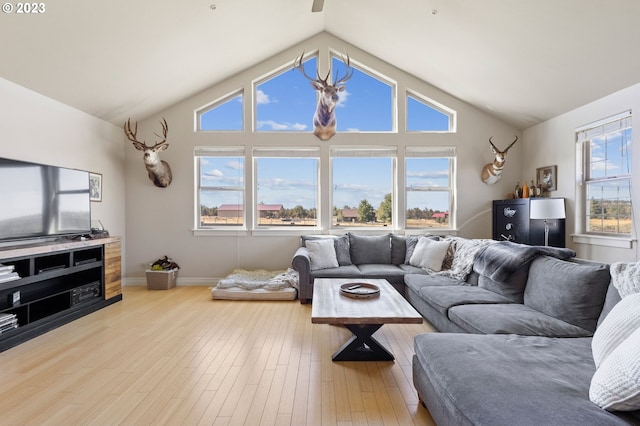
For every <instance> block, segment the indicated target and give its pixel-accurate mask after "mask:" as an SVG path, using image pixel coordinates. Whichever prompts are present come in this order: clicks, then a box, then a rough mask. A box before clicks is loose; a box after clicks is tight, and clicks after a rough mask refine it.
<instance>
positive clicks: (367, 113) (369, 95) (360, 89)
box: [331, 57, 393, 132]
mask: <svg viewBox="0 0 640 426" xmlns="http://www.w3.org/2000/svg"><path fill="white" fill-rule="evenodd" d="M331 71H332V75H333V77H331V78H332V80H331V81H333V79H335V77H336V75H337V76H338V78H341V77H343V76H344V75H345V74H346V72H347V67H346V64H345V63H344V62H343V61H342V60H340V59H338V58H335V57H334V58H332V61H331ZM335 113H336V117H337V122H338V125H337V129H338V131H341V132H358V131H362V132H390V131H392V130H393V88H392V87H391V85H389V84H387V83H384V82H382V81H381V80H378V79H377V78H374V77H372V76H370V75H369V74H367V73H365V72H363V71H360V70H359V69H357V68H355V67H354V69H353V76H352V77H351V78H350V79H349V81H347V82H346V88H345V89H344V90H343V91H342V92H340V100H339V101H338V105H337V106H336V109H335Z"/></svg>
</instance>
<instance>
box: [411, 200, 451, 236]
mask: <svg viewBox="0 0 640 426" xmlns="http://www.w3.org/2000/svg"><path fill="white" fill-rule="evenodd" d="M449 195H450V193H449V191H409V192H407V213H406V214H407V228H448V227H449V207H448V206H449Z"/></svg>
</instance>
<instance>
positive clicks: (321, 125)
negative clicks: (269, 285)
mask: <svg viewBox="0 0 640 426" xmlns="http://www.w3.org/2000/svg"><path fill="white" fill-rule="evenodd" d="M303 58H304V52H302V54H301V55H300V57H299V58H296V59H295V61H294V62H293V68H294V69H297V70H298V71H300V72H301V73H302V75H304V77H305V78H306V79H307V80H309V81H310V82H311V87H313V88H314V89H315V90H317V91H318V92H320V99H318V104H317V105H316V112H315V114H314V115H313V134H314V135H316V136H317V137H318V138H320V139H321V140H323V141H327V140H329V139H331V137H332V136H333V135H335V134H336V123H337V120H336V115H335V112H334V109H335V107H336V105H337V103H338V99H339V96H338V93H339V92H342V91H343V90H344V89H345V88H346V85H345V83H346V82H347V81H348V80H349V79H350V78H351V77H352V76H353V68H352V67H351V60H350V59H349V55H347V59H346V60H344V57H343V61H344V62H345V64H346V65H347V70H346V72H345V75H344V76H343V77H341V78H338V73H337V72H336V75H335V77H334V78H333V80H334V83H333V84H329V82H328V80H329V76H330V75H331V69H329V72H327V75H326V77H325V78H322V77H320V73H319V72H318V70H317V69H316V77H315V78H313V77H311V76H309V75H308V74H307V73H306V72H305V70H304V66H303V63H302V59H303Z"/></svg>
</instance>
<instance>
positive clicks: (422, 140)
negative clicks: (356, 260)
mask: <svg viewBox="0 0 640 426" xmlns="http://www.w3.org/2000/svg"><path fill="white" fill-rule="evenodd" d="M327 46H328V47H332V48H335V49H337V50H339V51H343V50H344V49H346V50H347V51H348V53H349V55H350V57H351V58H352V59H353V60H354V61H357V62H360V63H363V64H366V65H368V66H370V67H372V68H373V69H376V70H377V71H379V72H381V73H383V74H385V75H387V76H390V77H391V78H393V79H396V80H397V81H398V89H399V90H398V93H399V96H400V97H403V96H404V90H405V88H407V87H410V88H411V89H413V90H415V91H418V92H420V93H422V94H424V95H426V96H429V97H431V98H433V99H435V100H437V101H439V102H441V103H443V104H444V105H446V106H448V107H450V108H453V109H454V110H456V111H457V113H458V126H457V132H456V133H454V134H408V133H405V132H404V131H403V129H402V128H403V126H402V125H399V126H398V127H399V131H398V133H394V134H358V133H338V134H336V135H335V136H334V137H333V138H332V139H331V140H330V141H328V142H324V143H323V142H321V141H319V139H317V138H316V137H315V136H314V135H313V134H311V133H305V134H301V133H295V134H292V133H286V134H282V133H260V134H258V133H252V132H251V131H250V130H245V131H244V132H237V133H231V132H228V133H213V132H210V133H196V132H194V111H195V110H196V109H199V108H201V107H202V106H204V105H206V104H209V103H210V102H212V101H213V100H215V99H218V98H220V97H222V96H224V95H226V94H228V93H230V92H232V91H235V90H237V89H238V88H240V87H244V88H245V99H248V97H249V96H250V94H251V93H252V92H251V81H252V80H253V79H257V78H259V77H260V76H263V75H265V74H267V73H268V72H270V71H271V70H273V69H275V68H278V67H280V66H282V65H284V64H290V63H292V62H293V59H294V58H295V57H296V56H298V55H299V54H300V52H302V51H303V50H306V51H307V52H309V51H312V50H316V49H319V48H323V47H327ZM321 62H322V60H321ZM325 72H326V70H325ZM309 90H312V89H311V88H309ZM404 108H405V107H404V102H400V106H399V111H398V113H399V123H404V114H405V111H404ZM162 117H165V118H166V120H167V122H168V124H169V135H168V139H167V141H168V143H169V145H170V146H169V149H168V150H166V151H164V152H163V153H162V154H161V157H162V159H164V160H166V161H167V162H168V163H169V164H170V165H171V167H172V169H173V182H172V184H171V185H170V186H169V187H168V188H157V187H155V186H153V184H152V182H151V181H150V180H149V179H148V178H147V173H146V171H145V169H144V166H143V163H142V154H141V153H140V152H139V151H136V150H135V149H134V148H133V146H131V144H128V146H127V147H126V149H125V151H126V170H127V173H126V175H127V181H126V188H127V193H126V209H127V214H126V216H127V270H126V276H127V277H131V278H132V280H131V282H135V281H136V280H137V281H139V282H140V283H141V282H143V280H142V277H143V275H144V269H145V267H146V265H147V263H148V262H149V261H151V260H154V259H156V258H158V257H160V256H163V255H165V254H166V255H168V256H170V257H173V258H174V260H175V261H176V262H177V263H178V264H179V265H180V266H181V268H182V269H181V270H180V272H179V279H178V280H179V283H181V284H188V283H201V284H215V280H216V279H218V278H220V277H223V276H225V275H227V274H228V273H229V272H231V270H232V269H234V268H248V269H253V268H267V269H284V268H287V267H288V266H289V265H290V262H291V257H292V255H293V252H294V251H295V248H296V247H297V246H298V241H299V238H298V235H282V234H280V233H278V234H276V233H273V234H269V235H268V236H265V234H264V232H263V233H261V234H260V235H258V234H257V233H250V232H249V233H247V234H246V235H241V236H235V235H234V236H211V237H202V236H199V237H196V236H193V235H192V232H191V231H192V228H193V226H194V224H193V221H194V220H193V218H194V211H193V210H194V204H195V203H194V188H193V187H194V161H193V148H194V146H207V145H246V146H248V147H249V148H251V146H253V145H280V146H296V145H305V144H308V145H313V146H318V145H320V146H322V154H321V155H322V156H321V163H322V164H323V165H324V166H326V165H327V164H328V161H326V160H328V147H329V146H330V145H372V144H379V145H387V146H388V145H397V146H398V147H399V151H401V150H402V149H403V148H404V146H406V145H429V146H443V145H446V146H449V145H454V146H456V147H457V167H458V175H457V176H458V181H457V188H458V193H457V215H458V221H457V224H458V231H459V232H458V235H461V236H465V237H470V238H477V237H481V238H490V237H491V200H493V199H502V198H504V197H505V196H506V194H507V193H511V192H512V191H513V188H514V187H515V184H516V181H517V179H519V178H520V174H521V162H520V156H521V155H520V152H521V150H522V146H523V144H522V143H521V142H518V143H517V144H516V145H515V146H514V147H513V148H512V149H511V150H510V151H509V159H508V162H507V166H506V168H505V171H504V173H503V178H502V180H501V182H499V183H498V184H495V185H485V184H484V183H482V181H481V179H480V171H481V169H482V167H483V166H484V164H486V163H488V162H490V161H492V160H493V155H492V153H491V150H490V146H489V143H488V139H489V137H491V136H493V141H494V142H495V143H496V144H497V145H498V146H499V147H501V148H504V147H506V145H507V144H508V143H510V142H511V141H512V140H513V136H514V134H518V135H519V132H518V131H517V130H516V129H514V128H513V127H512V126H509V125H507V124H505V123H503V122H501V121H499V120H497V119H495V118H493V117H491V116H489V115H487V114H485V113H483V112H481V111H479V110H477V109H475V108H473V107H471V106H470V105H468V104H466V103H464V102H462V101H460V100H459V99H456V98H453V97H451V96H449V95H447V94H446V93H443V92H442V91H440V90H438V89H437V88H435V87H433V86H431V85H429V84H427V83H425V82H423V81H420V80H417V79H416V78H414V77H413V76H411V75H408V74H406V73H404V72H403V71H401V70H399V69H397V68H395V67H393V66H392V65H390V64H387V63H385V62H382V61H380V60H379V59H377V58H375V57H372V56H371V55H369V54H367V53H366V52H363V51H361V50H360V49H358V48H356V47H354V46H351V45H349V44H348V43H346V42H344V41H342V40H340V39H337V38H335V37H333V36H332V35H330V34H327V33H321V34H319V35H317V36H314V37H312V38H311V39H309V40H306V41H305V42H303V43H301V44H298V45H295V46H292V47H291V48H289V49H287V50H285V51H284V52H282V53H280V54H278V55H276V56H275V57H273V58H271V59H269V60H267V61H265V62H262V63H260V64H257V65H255V66H254V67H252V68H250V69H248V70H245V71H244V72H241V73H239V74H238V75H236V76H234V77H232V78H230V79H228V80H226V81H224V82H222V83H220V84H217V85H215V86H213V87H211V88H209V89H208V90H205V91H203V92H201V93H198V94H196V95H194V96H192V97H190V98H189V99H186V100H185V101H183V102H181V103H179V104H177V105H174V106H173V107H171V108H169V109H167V110H165V111H162V112H161V113H159V114H157V115H155V116H153V117H150V118H148V119H145V120H143V121H141V122H140V123H139V124H138V129H139V130H138V136H139V139H145V140H147V142H151V141H153V140H154V139H156V137H155V136H153V132H158V131H159V129H160V124H159V120H161V118H162ZM245 117H247V115H246V114H245ZM132 120H136V117H132ZM246 120H249V121H250V120H251V119H250V118H248V119H246ZM309 121H311V117H309ZM246 127H250V126H249V125H247V126H246ZM249 151H250V150H249ZM321 173H328V170H322V171H321ZM324 231H325V232H326V230H324ZM387 231H388V229H385V231H384V232H387Z"/></svg>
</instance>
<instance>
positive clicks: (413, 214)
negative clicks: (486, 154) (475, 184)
mask: <svg viewBox="0 0 640 426" xmlns="http://www.w3.org/2000/svg"><path fill="white" fill-rule="evenodd" d="M455 155H456V151H455V148H454V147H407V148H406V152H405V200H406V213H405V220H406V223H405V226H406V228H450V227H451V223H452V221H451V220H450V214H451V211H453V209H452V206H453V176H455V172H454V166H455V161H454V160H455Z"/></svg>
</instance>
